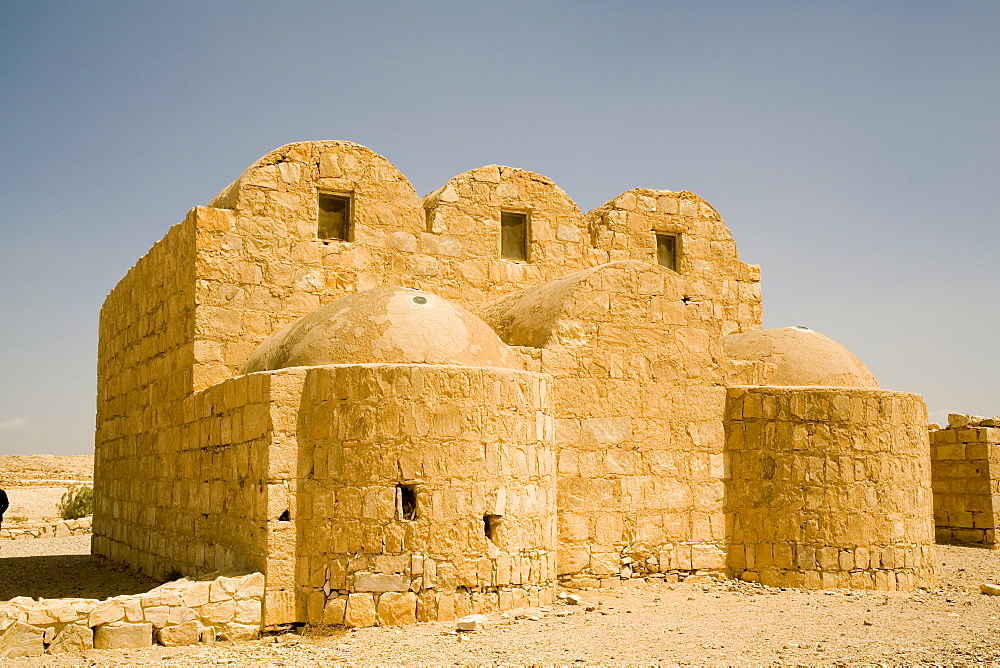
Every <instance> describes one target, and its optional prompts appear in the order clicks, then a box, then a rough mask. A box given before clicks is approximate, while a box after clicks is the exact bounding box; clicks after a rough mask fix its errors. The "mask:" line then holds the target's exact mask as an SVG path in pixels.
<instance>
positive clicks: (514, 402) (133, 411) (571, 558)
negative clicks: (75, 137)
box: [93, 141, 934, 625]
mask: <svg viewBox="0 0 1000 668" xmlns="http://www.w3.org/2000/svg"><path fill="white" fill-rule="evenodd" d="M759 280H760V272H759V269H758V267H756V266H754V265H749V264H746V263H744V262H742V261H741V260H740V259H739V256H738V254H737V249H736V244H735V243H734V241H733V239H732V236H731V235H730V233H729V230H728V229H727V228H726V225H725V224H724V223H723V221H722V218H721V217H720V216H719V214H718V213H717V212H716V211H715V209H713V208H712V206H710V205H709V204H708V203H707V202H705V201H704V200H703V199H701V198H700V197H698V196H697V195H695V194H693V193H690V192H671V191H668V190H648V189H635V190H630V191H628V192H626V193H623V194H621V195H618V196H617V197H615V198H613V199H611V200H609V201H608V202H607V203H606V204H604V205H602V206H600V207H598V208H596V209H594V210H593V211H590V212H587V213H582V212H581V211H580V210H579V209H578V208H577V206H576V205H575V204H574V203H573V201H572V200H571V199H570V198H569V197H568V196H567V195H566V194H565V193H564V192H563V191H562V190H561V189H560V188H559V187H558V186H557V185H556V184H555V183H553V182H552V181H551V180H549V179H547V178H545V177H544V176H541V175H539V174H535V173H532V172H528V171H524V170H521V169H514V168H511V167H503V166H497V165H490V166H487V167H480V168H478V169H474V170H472V171H469V172H465V173H464V174H460V175H458V176H455V177H454V178H452V179H450V180H449V181H448V182H447V183H445V184H444V186H442V187H441V188H439V189H438V190H435V191H434V192H432V193H430V194H429V195H427V196H426V197H424V198H422V199H421V198H420V197H419V196H418V195H417V194H416V192H414V190H413V188H412V186H411V185H410V183H409V181H408V180H407V179H406V177H404V176H403V175H402V174H401V173H400V172H399V171H398V170H396V169H395V167H393V166H392V165H391V164H390V163H389V162H388V161H387V160H385V159H384V158H382V157H381V156H379V155H377V154H375V153H373V152H372V151H370V150H369V149H367V148H364V147H362V146H358V145H356V144H352V143H349V142H339V141H322V142H303V143H297V144H290V145H288V146H285V147H282V148H280V149H278V150H276V151H273V152H272V153H269V154H268V155H266V156H264V157H263V158H261V159H260V160H258V161H257V162H256V163H254V164H253V165H252V166H251V167H250V168H249V169H248V170H247V171H246V172H244V173H243V175H242V176H240V178H239V179H237V180H236V181H235V182H234V183H232V184H231V185H229V186H228V187H226V188H225V189H224V190H223V191H222V192H221V193H220V194H219V195H218V196H217V197H216V198H215V199H214V200H213V201H212V202H211V203H210V204H209V205H208V206H197V207H195V208H194V209H192V210H191V211H190V213H189V214H188V215H187V217H186V218H185V220H184V221H183V222H181V223H179V224H177V225H175V226H174V227H173V228H171V229H170V231H169V232H168V233H167V235H166V236H165V237H164V238H163V239H162V240H161V241H159V242H158V243H157V244H156V245H154V247H153V248H152V249H151V250H150V252H149V253H148V254H147V255H146V256H145V257H143V258H142V259H140V260H139V262H138V263H137V264H136V265H135V266H134V267H133V268H132V269H131V270H130V271H129V273H128V274H127V275H126V276H125V278H123V279H122V280H121V282H120V283H119V284H118V285H117V287H115V289H114V290H113V291H112V292H111V294H110V295H109V296H108V298H107V300H106V302H105V304H104V307H103V309H102V311H101V327H100V350H99V372H98V394H99V396H98V416H97V437H96V462H95V484H96V493H97V498H96V510H95V516H94V539H93V548H94V552H95V553H96V554H101V555H105V556H107V557H109V558H111V559H114V560H117V561H120V562H124V563H127V564H129V565H130V566H132V567H134V568H137V569H139V570H140V571H142V572H145V573H148V574H151V575H154V576H162V575H164V574H166V573H170V572H181V573H185V574H187V573H192V574H193V573H202V572H209V571H213V570H220V569H237V570H245V571H249V570H258V571H260V572H262V573H264V574H265V577H266V600H265V616H266V619H265V623H267V624H271V625H273V624H285V623H303V622H310V623H323V622H325V623H340V622H346V623H348V624H351V625H366V624H373V623H385V624H387V623H405V622H408V621H414V620H430V619H442V620H443V619H449V618H452V617H453V616H457V615H461V614H464V613H467V612H472V611H475V612H480V611H491V610H497V609H506V608H512V607H519V606H524V605H538V604H544V603H546V602H549V601H551V600H552V598H553V595H554V591H555V584H556V583H557V582H558V581H560V580H562V581H564V582H566V583H567V584H577V585H595V584H603V585H610V584H614V583H617V582H619V581H620V580H621V579H622V578H632V577H648V578H676V577H678V576H684V575H686V574H689V573H697V572H712V573H724V574H727V575H730V576H737V577H742V578H744V579H749V580H760V581H762V582H764V583H766V584H772V585H781V586H801V587H844V586H849V587H858V588H879V589H895V588H909V587H914V586H917V585H920V584H924V583H927V582H929V581H930V580H931V579H932V578H933V572H932V562H931V559H930V553H929V551H930V548H931V545H932V542H933V539H934V527H933V519H932V499H931V490H930V456H929V443H928V436H927V428H926V411H925V408H924V404H923V402H922V400H921V398H920V397H919V396H917V395H913V394H906V393H901V392H892V391H888V390H882V389H879V387H878V384H877V382H876V381H875V379H874V378H873V377H872V375H871V374H870V373H869V372H868V370H867V369H866V368H865V366H864V365H863V364H862V363H861V362H860V361H859V360H858V359H857V358H855V357H854V356H853V355H852V354H851V353H850V352H848V351H847V350H846V349H844V348H843V347H841V346H839V345H838V344H836V343H835V342H833V341H831V340H830V339H828V338H826V337H824V336H822V335H820V334H818V333H816V332H813V331H811V330H807V329H803V328H787V329H777V330H763V329H762V326H761V295H760V283H759Z"/></svg>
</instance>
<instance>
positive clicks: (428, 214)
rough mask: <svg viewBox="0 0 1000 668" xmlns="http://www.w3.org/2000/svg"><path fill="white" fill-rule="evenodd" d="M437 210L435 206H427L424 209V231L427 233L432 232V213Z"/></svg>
mask: <svg viewBox="0 0 1000 668" xmlns="http://www.w3.org/2000/svg"><path fill="white" fill-rule="evenodd" d="M436 211H437V209H436V208H435V207H432V206H429V207H426V208H425V209H424V225H425V227H426V231H427V232H429V233H433V232H434V214H435V212H436Z"/></svg>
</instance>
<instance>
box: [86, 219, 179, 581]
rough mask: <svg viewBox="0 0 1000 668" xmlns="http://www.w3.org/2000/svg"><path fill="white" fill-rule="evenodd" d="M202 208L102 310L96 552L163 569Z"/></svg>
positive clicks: (168, 236) (131, 275)
mask: <svg viewBox="0 0 1000 668" xmlns="http://www.w3.org/2000/svg"><path fill="white" fill-rule="evenodd" d="M195 253H196V251H195V214H194V212H192V213H189V214H188V216H187V218H185V220H184V221H183V222H181V223H178V224H177V225H174V226H173V227H172V228H171V229H170V231H169V232H168V233H167V234H166V236H164V237H163V239H161V240H160V241H159V242H157V243H156V244H155V245H154V246H153V248H152V249H151V250H150V251H149V253H147V254H146V255H145V256H144V257H143V258H141V259H140V260H139V261H138V262H137V263H136V264H135V266H134V267H132V268H131V269H130V270H129V272H128V274H126V276H125V277H124V278H123V279H122V280H121V281H119V283H118V285H116V286H115V288H114V289H113V290H112V291H111V293H110V294H109V295H108V297H107V298H106V299H105V301H104V305H103V306H102V307H101V314H100V331H99V336H98V355H97V358H98V361H97V430H96V435H95V453H94V488H95V500H94V503H95V510H94V524H93V530H94V538H93V550H94V554H100V555H103V556H107V557H110V558H112V559H114V560H116V561H121V562H124V563H127V564H129V565H130V566H132V567H133V568H141V569H142V570H143V571H144V572H151V571H152V570H153V569H154V566H153V564H152V563H151V562H150V560H149V555H150V554H152V552H151V550H150V548H151V545H150V541H151V540H154V538H153V537H152V536H150V535H148V534H147V533H146V528H147V527H149V526H151V519H150V512H149V510H148V504H149V501H150V498H151V496H152V495H151V491H150V490H151V486H152V489H153V490H156V492H158V493H159V494H160V495H161V497H162V495H167V496H169V495H170V491H169V490H168V489H165V488H163V487H157V486H156V483H157V481H162V480H163V462H164V461H166V460H167V459H169V457H171V456H172V455H173V453H174V452H175V451H176V449H177V447H178V440H179V434H180V425H181V423H182V420H183V402H184V400H185V399H186V398H187V397H188V396H189V395H190V393H191V386H192V363H193V360H194V345H193V339H194V308H195V290H194V284H195Z"/></svg>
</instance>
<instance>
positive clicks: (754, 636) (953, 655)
mask: <svg viewBox="0 0 1000 668" xmlns="http://www.w3.org/2000/svg"><path fill="white" fill-rule="evenodd" d="M61 540H63V541H69V540H73V539H72V538H71V539H61ZM38 542H41V541H38ZM50 542H52V543H56V542H57V541H50ZM2 563H3V562H2V561H0V564H2ZM938 563H939V566H938V576H939V579H940V585H939V587H938V588H937V589H934V590H922V591H916V592H907V593H891V594H885V593H876V592H848V591H843V590H837V591H813V592H810V591H800V590H785V591H782V590H777V589H767V588H763V587H760V586H756V585H750V584H746V583H740V582H734V581H729V582H723V583H715V584H688V583H683V584H680V585H641V586H635V587H621V588H618V589H612V590H592V591H584V592H582V596H583V599H584V605H580V606H568V605H562V604H560V605H556V606H553V607H552V608H551V609H550V610H548V611H546V612H541V613H540V614H537V615H534V617H536V618H535V619H531V618H529V617H522V618H521V619H517V618H516V615H513V614H511V615H508V616H506V618H504V616H502V615H494V616H492V617H491V620H490V622H489V623H488V625H487V626H486V628H485V629H483V630H481V631H478V632H475V633H469V634H464V635H462V636H459V635H458V634H456V633H455V632H454V630H453V629H454V624H453V623H425V624H416V625H413V626H409V627H380V628H370V629H360V630H356V631H344V630H343V629H332V630H331V633H330V634H329V635H325V636H324V635H309V634H308V633H307V635H305V636H299V635H293V634H289V635H284V636H280V637H271V638H265V639H262V640H259V641H252V642H241V643H219V644H216V645H201V646H194V647H183V648H165V647H152V648H149V649H142V650H119V651H109V650H92V651H89V652H86V653H85V654H84V655H75V656H61V657H60V656H56V657H46V658H45V660H44V662H40V661H39V660H38V659H34V660H32V661H31V662H23V663H17V662H12V663H11V665H25V666H27V665H53V666H69V665H79V664H81V663H91V662H92V664H96V665H123V664H150V663H156V664H160V665H203V664H234V665H241V666H242V665H269V666H270V665H277V666H289V665H295V666H303V665H323V664H330V663H355V664H408V665H409V664H426V663H434V664H464V665H468V664H498V663H502V664H581V665H582V664H600V663H606V664H652V663H660V664H704V663H718V664H741V663H742V664H769V663H780V664H818V663H827V664H829V663H869V664H870V663H883V664H915V663H964V664H969V663H990V662H993V663H995V664H997V665H1000V597H993V596H985V595H983V594H980V593H979V584H980V583H982V582H986V581H993V582H997V581H1000V551H997V550H985V549H979V548H962V547H946V546H939V547H938ZM76 579H77V578H76V577H75V576H74V575H73V574H66V576H65V582H66V583H67V584H69V583H70V582H71V581H75V580H76ZM0 581H2V575H0ZM0 598H2V597H0Z"/></svg>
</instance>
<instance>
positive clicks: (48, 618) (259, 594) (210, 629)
mask: <svg viewBox="0 0 1000 668" xmlns="http://www.w3.org/2000/svg"><path fill="white" fill-rule="evenodd" d="M263 600H264V576H263V575H262V574H261V573H252V574H249V575H227V576H222V575H217V576H208V577H205V578H203V579H201V580H187V579H184V580H177V581H175V582H168V583H166V584H164V585H160V586H159V587H157V588H155V589H153V590H151V591H148V592H146V593H145V594H134V595H129V596H115V597H114V598H109V599H106V600H104V601H98V600H95V599H82V598H59V599H38V600H34V599H31V598H28V597H26V596H19V597H17V598H14V599H11V600H10V601H6V602H3V603H0V659H3V658H15V657H24V656H40V655H42V654H59V653H62V652H70V651H81V650H86V649H93V648H97V649H116V648H123V647H149V646H150V645H153V644H155V643H159V644H161V645H166V646H168V647H169V646H176V645H193V644H196V643H199V642H215V641H216V640H246V639H250V638H255V637H257V635H258V634H259V633H260V629H261V622H262V605H263Z"/></svg>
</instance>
